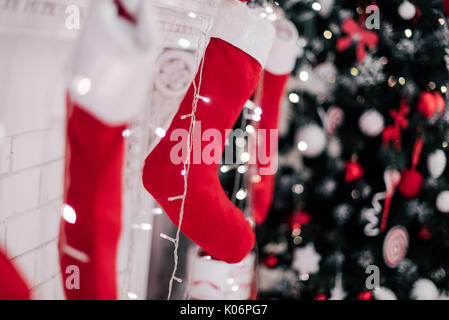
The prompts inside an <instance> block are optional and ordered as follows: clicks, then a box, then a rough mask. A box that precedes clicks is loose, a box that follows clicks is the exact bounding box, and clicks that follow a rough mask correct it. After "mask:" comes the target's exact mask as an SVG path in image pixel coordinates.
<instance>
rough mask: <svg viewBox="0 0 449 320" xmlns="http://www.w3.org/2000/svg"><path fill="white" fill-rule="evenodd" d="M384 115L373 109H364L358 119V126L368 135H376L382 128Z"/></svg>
mask: <svg viewBox="0 0 449 320" xmlns="http://www.w3.org/2000/svg"><path fill="white" fill-rule="evenodd" d="M384 124H385V123H384V117H383V116H382V115H381V114H380V113H379V111H377V110H375V109H370V110H367V111H365V112H364V113H363V114H362V116H361V117H360V119H359V127H360V130H361V131H362V132H363V134H365V135H367V136H368V137H375V136H378V135H379V134H380V133H381V132H382V131H383V130H384Z"/></svg>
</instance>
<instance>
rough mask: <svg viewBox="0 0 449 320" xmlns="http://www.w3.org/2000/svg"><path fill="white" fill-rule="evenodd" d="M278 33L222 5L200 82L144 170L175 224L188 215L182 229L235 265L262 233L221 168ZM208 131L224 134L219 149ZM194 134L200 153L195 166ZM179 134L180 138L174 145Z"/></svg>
mask: <svg viewBox="0 0 449 320" xmlns="http://www.w3.org/2000/svg"><path fill="white" fill-rule="evenodd" d="M274 35H275V30H274V28H273V26H272V25H271V23H270V22H269V21H267V20H263V19H261V18H260V15H258V14H257V13H256V12H255V10H251V9H249V8H248V6H246V5H245V4H242V3H239V2H236V1H233V0H223V1H222V2H221V4H220V7H219V9H218V13H217V16H216V18H215V21H214V25H213V26H212V29H211V31H210V36H211V39H210V42H209V44H208V46H207V48H206V51H205V54H204V57H203V60H202V63H201V64H200V67H199V71H198V73H197V75H196V77H195V80H194V83H192V84H191V86H190V88H189V90H188V91H187V94H186V95H185V97H184V99H183V101H182V102H181V105H180V107H179V109H178V111H177V113H176V115H175V116H174V118H173V121H172V123H171V125H170V127H169V129H168V131H167V134H166V136H165V138H163V139H162V140H161V141H160V142H159V144H158V145H157V146H156V147H155V148H154V149H153V151H152V152H151V153H150V155H149V156H148V157H147V159H146V162H145V167H144V172H143V183H144V186H145V188H146V189H147V190H148V192H150V193H151V194H152V195H153V197H154V198H155V199H156V200H157V202H158V203H159V204H160V205H161V206H162V208H163V209H164V211H165V212H166V213H167V215H168V216H169V217H170V219H171V220H172V222H173V223H174V224H175V225H176V226H178V225H179V222H180V216H181V215H180V213H181V212H182V217H183V218H182V223H181V231H182V232H183V233H184V234H185V235H186V236H188V237H189V238H190V239H192V240H193V241H194V242H195V243H197V244H198V245H199V246H200V247H201V248H203V249H204V250H205V251H206V252H207V253H208V254H210V255H211V256H212V257H214V258H216V259H220V260H223V261H226V262H229V263H237V262H239V261H241V260H242V259H243V258H245V256H246V255H247V254H248V253H249V252H250V250H251V249H252V247H253V245H254V238H255V236H254V232H253V230H252V228H251V225H250V224H249V222H248V221H247V220H246V219H245V216H244V214H243V212H242V211H241V210H240V209H238V208H237V207H236V206H235V205H234V204H233V203H232V202H231V201H230V200H229V199H228V197H227V195H226V194H225V192H224V191H223V188H222V187H221V185H220V181H219V178H218V166H219V163H220V159H221V155H222V153H223V148H224V145H225V141H226V138H227V135H228V134H229V132H226V131H227V130H229V129H232V128H233V125H234V123H235V122H236V120H237V118H238V116H239V114H240V113H241V111H242V109H243V106H244V104H245V102H246V101H247V100H248V98H249V97H250V95H251V94H252V93H253V91H254V89H255V87H256V84H257V82H258V80H259V75H260V71H261V70H262V68H263V66H264V65H265V62H266V60H267V58H268V56H269V52H270V49H271V45H272V41H273V38H274ZM197 89H198V90H199V91H197ZM193 121H195V122H194V126H193V127H191V124H192V125H193ZM191 128H193V129H191ZM208 129H213V131H214V132H216V133H219V136H218V137H217V136H213V137H209V138H208V139H213V140H214V143H213V144H214V146H215V147H214V148H213V149H214V150H211V144H210V143H205V142H203V143H201V141H200V140H201V137H202V135H203V133H206V130H207V131H208V132H212V131H211V130H208ZM189 133H191V137H192V150H191V151H192V152H191V153H190V158H189V160H190V161H189V164H188V166H187V165H185V164H184V163H185V162H186V159H187V150H188V148H187V147H188V142H187V140H188V136H189ZM172 134H173V135H174V136H178V138H177V139H178V140H176V141H170V136H172ZM198 137H199V139H198ZM184 170H185V171H184ZM185 180H186V181H185ZM185 182H187V183H186V184H185ZM185 186H186V189H185Z"/></svg>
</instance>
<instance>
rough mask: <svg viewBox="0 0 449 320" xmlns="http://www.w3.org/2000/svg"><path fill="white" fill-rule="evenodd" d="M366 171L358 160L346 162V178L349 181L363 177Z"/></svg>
mask: <svg viewBox="0 0 449 320" xmlns="http://www.w3.org/2000/svg"><path fill="white" fill-rule="evenodd" d="M364 173H365V170H364V169H363V168H362V166H361V165H360V164H359V163H358V162H355V161H349V162H347V163H346V172H345V180H346V181H347V182H352V181H356V180H359V179H361V178H362V177H363V175H364Z"/></svg>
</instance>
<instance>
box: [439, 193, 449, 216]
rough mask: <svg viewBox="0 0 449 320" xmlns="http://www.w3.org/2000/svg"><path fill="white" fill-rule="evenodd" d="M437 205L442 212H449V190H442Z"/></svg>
mask: <svg viewBox="0 0 449 320" xmlns="http://www.w3.org/2000/svg"><path fill="white" fill-rule="evenodd" d="M436 207H437V209H438V210H439V211H441V212H444V213H449V191H447V190H446V191H441V192H440V193H439V194H438V196H437V200H436Z"/></svg>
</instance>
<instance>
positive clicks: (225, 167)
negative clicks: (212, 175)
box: [220, 166, 229, 173]
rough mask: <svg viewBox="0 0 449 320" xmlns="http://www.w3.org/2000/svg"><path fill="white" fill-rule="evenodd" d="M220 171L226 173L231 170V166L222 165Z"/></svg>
mask: <svg viewBox="0 0 449 320" xmlns="http://www.w3.org/2000/svg"><path fill="white" fill-rule="evenodd" d="M220 171H221V172H222V173H226V172H228V171H229V167H228V166H221V167H220Z"/></svg>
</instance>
